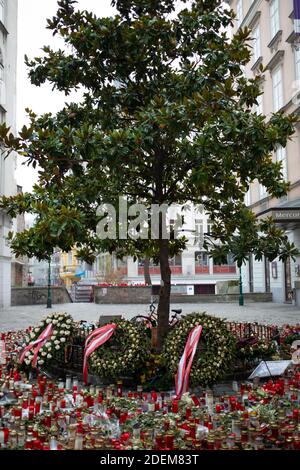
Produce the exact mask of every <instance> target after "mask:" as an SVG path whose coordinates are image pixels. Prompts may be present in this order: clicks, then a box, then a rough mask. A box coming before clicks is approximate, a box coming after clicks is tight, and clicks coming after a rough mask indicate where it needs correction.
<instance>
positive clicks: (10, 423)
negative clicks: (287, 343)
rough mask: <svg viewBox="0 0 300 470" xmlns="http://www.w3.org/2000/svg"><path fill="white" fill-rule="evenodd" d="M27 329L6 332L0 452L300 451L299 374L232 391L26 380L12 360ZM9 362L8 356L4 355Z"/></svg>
mask: <svg viewBox="0 0 300 470" xmlns="http://www.w3.org/2000/svg"><path fill="white" fill-rule="evenodd" d="M22 335H23V333H22V332H18V333H9V334H6V335H2V337H1V339H2V340H5V342H6V355H7V357H6V361H2V362H3V363H2V365H0V449H26V450H69V449H75V450H81V449H85V450H88V449H109V450H110V449H116V450H129V449H147V450H150V449H155V450H172V449H180V450H181V449H192V450H199V451H200V450H252V449H254V450H263V449H288V450H300V418H299V409H300V373H299V370H298V369H297V367H295V368H293V369H292V370H290V371H289V372H288V373H287V375H286V376H284V377H281V378H279V379H277V380H268V381H266V382H265V383H264V384H263V385H259V384H258V383H256V382H254V383H236V382H235V383H234V384H233V392H232V394H230V395H221V396H214V395H213V393H212V391H211V390H205V391H202V392H200V393H198V394H194V395H193V394H190V395H189V394H186V395H183V397H181V399H178V398H177V397H176V396H175V395H174V394H173V393H169V392H157V391H152V392H151V393H147V392H145V391H143V387H142V386H138V387H137V390H134V391H130V390H129V391H128V390H124V388H123V384H122V382H121V381H119V382H117V384H114V385H111V386H107V387H100V386H95V385H91V386H89V387H84V386H83V384H82V382H81V381H80V380H79V379H78V377H72V376H68V375H67V377H66V378H65V379H63V380H51V379H49V378H47V377H46V376H44V375H43V374H37V376H36V378H34V379H31V380H28V378H27V376H26V374H25V373H22V372H20V371H19V370H18V369H17V367H16V366H14V365H13V362H12V361H11V360H10V359H11V358H13V357H14V355H15V353H16V351H17V350H18V348H19V346H20V344H22V339H23V338H22ZM2 359H3V358H2Z"/></svg>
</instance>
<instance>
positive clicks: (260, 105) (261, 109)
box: [254, 95, 264, 114]
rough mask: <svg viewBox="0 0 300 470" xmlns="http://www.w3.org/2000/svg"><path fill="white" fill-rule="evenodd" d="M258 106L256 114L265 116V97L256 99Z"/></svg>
mask: <svg viewBox="0 0 300 470" xmlns="http://www.w3.org/2000/svg"><path fill="white" fill-rule="evenodd" d="M256 101H257V105H256V106H255V108H254V109H255V112H256V114H263V112H264V103H263V102H264V98H263V95H259V96H258V97H257V99H256Z"/></svg>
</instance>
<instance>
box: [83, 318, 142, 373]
mask: <svg viewBox="0 0 300 470" xmlns="http://www.w3.org/2000/svg"><path fill="white" fill-rule="evenodd" d="M114 323H115V324H116V325H117V328H116V330H115V332H114V334H113V335H112V336H111V338H110V339H109V340H108V341H107V342H106V343H105V344H103V345H102V346H100V347H99V348H98V349H96V351H94V352H93V353H92V354H91V356H90V359H89V365H90V370H91V372H93V373H94V374H96V375H99V376H100V377H107V378H120V377H121V376H128V374H132V373H135V372H136V371H137V370H138V369H139V368H140V366H141V365H142V364H143V363H145V361H146V359H147V358H148V357H149V356H150V349H151V344H150V340H149V338H148V337H147V334H146V332H145V331H143V330H142V329H140V328H138V327H137V326H135V325H134V324H132V323H131V322H130V321H128V320H117V321H115V322H114Z"/></svg>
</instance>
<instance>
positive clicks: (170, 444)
mask: <svg viewBox="0 0 300 470" xmlns="http://www.w3.org/2000/svg"><path fill="white" fill-rule="evenodd" d="M165 441H166V447H167V448H168V449H169V450H173V448H174V433H173V432H167V434H166V436H165Z"/></svg>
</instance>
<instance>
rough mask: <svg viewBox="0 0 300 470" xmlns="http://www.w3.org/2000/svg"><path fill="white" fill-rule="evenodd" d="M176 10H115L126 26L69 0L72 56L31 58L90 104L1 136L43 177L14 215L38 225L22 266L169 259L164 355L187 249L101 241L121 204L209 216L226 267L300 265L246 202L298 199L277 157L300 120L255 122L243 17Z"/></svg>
mask: <svg viewBox="0 0 300 470" xmlns="http://www.w3.org/2000/svg"><path fill="white" fill-rule="evenodd" d="M176 3H177V2H176V1H175V0H113V1H112V4H113V5H114V6H115V7H116V8H117V10H118V13H117V14H116V15H115V16H113V17H103V18H98V17H97V16H96V15H94V14H93V13H90V12H88V11H78V10H77V9H76V2H74V1H71V0H60V1H59V2H58V11H57V14H56V16H55V17H54V18H52V19H49V20H48V26H47V27H48V28H49V29H50V30H51V31H52V33H53V35H56V34H58V35H60V36H61V38H62V39H63V40H64V42H65V45H66V48H65V49H64V50H62V49H59V50H53V49H52V48H51V46H46V47H44V48H43V55H42V56H41V57H36V58H34V59H29V58H27V57H26V63H27V65H28V67H29V77H30V80H31V82H32V83H33V84H35V85H37V86H40V85H42V84H43V83H45V82H50V83H51V84H52V85H53V89H54V90H60V91H63V92H64V93H65V94H66V96H68V95H69V94H70V92H71V91H72V90H74V89H77V90H79V91H80V92H82V93H83V96H82V100H81V101H80V102H79V103H73V102H69V103H67V104H66V105H65V107H64V108H63V109H62V110H61V111H60V112H58V113H57V114H50V113H48V114H44V115H41V116H36V115H35V114H34V112H32V111H31V110H28V113H29V118H30V124H29V125H27V126H24V127H23V128H22V130H21V132H20V133H19V135H18V136H13V135H12V134H11V133H10V130H9V128H8V127H7V126H6V124H2V125H1V126H0V138H1V142H2V145H3V146H4V147H5V149H6V151H7V154H8V153H9V152H11V151H13V150H14V151H16V152H17V153H18V154H19V155H21V156H22V157H23V158H24V159H25V161H26V163H27V164H29V165H33V166H36V165H38V167H39V181H38V183H37V185H36V186H35V187H34V190H33V193H32V194H24V195H17V196H15V197H12V198H5V197H4V198H2V201H1V207H3V208H5V209H6V210H7V212H8V213H9V214H10V215H11V216H12V217H14V216H15V215H16V214H17V213H20V212H25V211H27V212H32V213H34V214H36V215H37V218H36V222H35V226H34V227H33V228H31V229H29V230H27V231H25V232H23V233H20V234H16V235H14V236H13V237H12V240H11V244H12V248H13V249H14V250H15V252H16V254H29V255H33V254H34V255H37V256H38V257H40V258H41V257H43V253H44V252H49V250H50V251H51V247H53V246H58V247H60V248H62V249H63V250H68V249H70V248H71V247H72V246H73V245H77V246H78V247H79V248H80V256H82V257H83V258H86V259H88V260H91V258H92V257H93V256H94V254H95V253H96V252H97V250H113V249H117V248H119V249H121V252H122V253H123V254H124V253H126V252H128V253H130V254H134V253H136V254H137V255H138V256H139V255H141V254H142V253H143V252H145V253H146V254H147V255H149V254H150V255H156V256H157V257H158V259H159V260H160V267H161V276H162V281H163V282H162V287H161V293H160V303H159V312H158V313H159V328H160V331H161V334H160V336H159V341H160V342H161V341H162V340H163V337H164V335H165V332H166V329H167V321H168V320H167V319H168V314H169V299H170V286H171V281H170V268H169V264H168V257H169V256H170V253H171V252H172V250H173V253H175V252H178V251H180V250H182V249H183V248H184V246H185V240H184V239H183V238H182V239H179V240H177V241H172V240H171V241H170V240H164V239H163V238H162V237H160V238H159V239H158V240H150V241H147V242H146V241H142V242H141V241H132V240H127V241H126V240H125V241H124V240H120V239H118V238H117V240H115V241H111V240H99V237H97V230H96V227H97V223H98V222H99V217H98V216H97V208H98V207H99V205H101V204H103V203H112V204H114V203H116V201H117V199H118V197H119V195H125V196H126V197H127V198H128V199H129V200H130V201H133V202H141V203H143V204H145V205H146V206H147V207H150V206H151V204H172V203H176V204H178V205H183V204H185V203H186V202H187V201H189V202H191V203H194V204H202V205H203V206H204V209H205V211H206V212H207V213H208V214H209V217H210V219H211V221H212V222H213V238H210V239H207V240H206V247H207V248H209V250H210V252H211V254H212V255H213V256H214V257H215V259H216V260H217V261H220V262H221V261H222V260H224V259H225V258H226V256H227V254H228V253H229V252H232V253H233V255H234V256H235V259H236V260H237V262H238V264H239V265H241V264H242V262H243V261H244V260H245V259H247V257H248V256H249V253H254V254H255V256H257V257H258V259H260V258H261V257H262V256H263V255H267V256H268V258H269V259H270V260H272V259H274V258H275V257H276V256H278V255H279V256H281V258H282V259H285V258H287V257H288V256H290V255H295V254H296V250H295V247H294V246H293V245H292V244H290V243H289V241H288V238H287V236H286V235H285V234H284V232H283V231H282V230H280V229H278V228H277V227H276V226H275V224H274V222H273V221H272V220H264V221H259V220H257V219H256V217H255V216H254V214H253V213H252V211H251V210H250V209H249V208H247V207H246V206H245V202H244V198H245V193H246V192H247V190H248V189H249V186H250V184H251V183H252V182H253V181H255V180H258V181H259V182H260V183H261V184H263V185H264V186H265V187H266V188H267V190H268V192H269V193H270V195H272V196H274V197H277V198H280V197H282V196H283V195H284V194H286V192H287V191H288V188H289V184H288V183H287V182H285V181H284V179H283V175H282V168H281V164H280V163H275V162H273V161H272V153H273V152H274V151H275V150H276V148H277V147H278V146H279V145H282V146H285V145H286V143H287V140H288V139H289V138H290V137H291V136H292V134H293V132H294V124H295V122H296V120H297V118H296V117H295V116H292V115H284V114H283V113H281V112H278V113H275V114H272V115H271V117H270V118H268V119H266V117H265V116H262V115H258V114H256V113H255V112H253V107H254V106H255V104H257V98H258V96H259V95H260V93H261V91H260V80H261V76H260V75H258V76H256V77H254V78H252V79H247V78H246V77H245V76H244V73H243V67H244V66H245V65H246V64H247V63H248V62H249V60H250V58H251V41H250V32H249V30H248V29H239V30H238V31H237V33H236V34H235V35H234V36H233V37H232V38H231V39H230V38H229V37H228V35H227V29H228V28H229V27H230V26H232V25H233V21H234V13H233V12H232V11H230V10H229V9H226V8H224V6H223V2H221V1H218V0H215V1H208V0H192V1H191V2H186V1H183V2H181V4H180V5H179V7H177V8H175V6H176ZM263 73H264V70H263V69H261V74H263ZM126 250H127V251H126Z"/></svg>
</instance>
